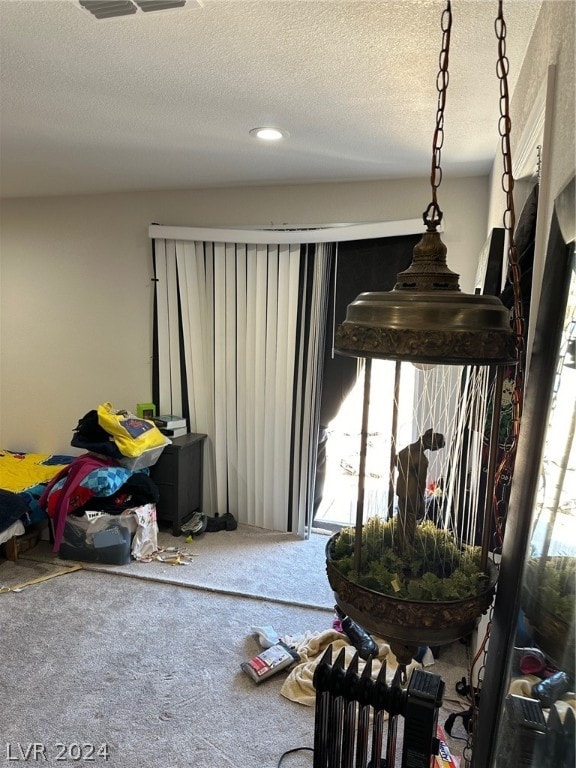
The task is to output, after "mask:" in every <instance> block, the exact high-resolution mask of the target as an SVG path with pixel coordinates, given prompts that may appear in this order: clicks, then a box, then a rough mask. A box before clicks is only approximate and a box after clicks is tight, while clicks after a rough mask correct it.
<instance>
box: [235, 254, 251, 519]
mask: <svg viewBox="0 0 576 768" xmlns="http://www.w3.org/2000/svg"><path fill="white" fill-rule="evenodd" d="M246 280H247V274H246V245H245V244H238V246H237V247H236V324H237V330H236V337H237V346H238V353H237V360H236V389H237V403H238V405H237V409H236V424H237V427H236V428H237V440H236V443H237V472H236V475H237V484H238V500H237V511H238V518H239V519H241V520H245V519H246V517H247V512H248V460H247V453H246V442H247V438H246V429H247V415H246V412H247V408H248V404H249V401H250V402H251V400H252V398H251V390H248V386H247V383H248V381H247V379H248V368H249V367H251V364H252V358H249V357H248V354H247V351H246V350H247V347H248V341H247V312H248V307H247V285H246ZM248 361H250V363H248ZM249 392H250V395H249Z"/></svg>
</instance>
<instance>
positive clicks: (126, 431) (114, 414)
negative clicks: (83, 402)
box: [97, 403, 167, 458]
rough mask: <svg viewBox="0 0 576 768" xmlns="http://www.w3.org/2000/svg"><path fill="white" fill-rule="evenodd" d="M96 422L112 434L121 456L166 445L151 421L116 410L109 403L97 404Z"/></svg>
mask: <svg viewBox="0 0 576 768" xmlns="http://www.w3.org/2000/svg"><path fill="white" fill-rule="evenodd" d="M97 411H98V424H100V426H101V427H102V429H105V430H106V432H108V434H109V435H111V436H112V438H113V439H114V442H115V443H116V445H117V447H118V450H119V451H120V453H121V454H122V455H123V456H128V457H130V458H135V457H136V456H141V455H142V454H143V453H144V451H147V450H149V449H150V448H159V447H160V446H162V445H166V442H167V440H166V437H165V436H164V435H163V434H162V432H160V430H159V429H158V427H157V426H156V425H155V424H154V422H152V421H148V420H147V419H139V418H138V417H137V416H134V414H132V413H129V412H128V411H116V410H114V408H112V404H111V403H102V404H101V405H99V406H98V409H97Z"/></svg>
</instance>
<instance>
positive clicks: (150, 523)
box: [131, 504, 158, 560]
mask: <svg viewBox="0 0 576 768" xmlns="http://www.w3.org/2000/svg"><path fill="white" fill-rule="evenodd" d="M131 512H132V513H133V514H134V515H135V517H136V520H137V527H136V533H135V534H134V538H133V539H132V557H133V558H134V559H135V560H146V559H148V558H149V557H151V556H152V555H153V554H154V552H157V551H158V523H157V522H156V505H155V504H144V505H143V506H141V507H135V508H134V509H132V510H131Z"/></svg>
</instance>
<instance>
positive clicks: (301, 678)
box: [280, 629, 419, 707]
mask: <svg viewBox="0 0 576 768" xmlns="http://www.w3.org/2000/svg"><path fill="white" fill-rule="evenodd" d="M374 640H375V641H376V643H377V644H378V649H379V652H378V656H377V657H376V658H373V659H372V677H373V678H376V677H377V675H378V673H379V672H380V668H381V666H382V662H383V661H384V660H386V679H387V681H388V682H391V680H392V678H393V677H394V673H395V672H396V670H397V668H398V662H397V660H396V657H395V656H394V654H393V653H392V651H391V650H390V646H389V645H388V643H386V642H384V641H383V640H381V639H380V638H378V637H374ZM284 642H287V641H286V639H284ZM330 644H332V661H334V660H335V659H336V657H337V656H338V654H339V653H340V651H341V649H342V648H345V652H344V653H345V667H346V668H347V667H348V665H349V664H350V662H351V661H352V659H353V658H354V654H355V653H356V649H355V648H354V646H353V645H351V644H350V643H349V642H348V638H347V637H346V636H345V635H343V634H341V633H340V632H337V631H336V630H335V629H327V630H325V631H324V632H315V633H311V632H306V633H305V634H304V635H303V636H302V637H301V641H300V643H299V644H298V645H296V646H295V650H296V652H297V653H298V655H299V656H300V659H301V661H300V662H299V663H298V664H296V665H295V666H294V667H292V668H291V670H290V672H289V674H288V677H287V678H286V680H285V681H284V684H283V685H282V688H281V689H280V693H281V694H282V696H284V697H285V698H287V699H290V700H291V701H295V702H297V703H298V704H304V705H305V706H307V707H312V706H314V704H315V703H316V689H315V688H314V683H313V679H314V672H315V670H316V667H317V665H318V663H319V661H320V659H321V658H322V656H323V654H324V651H325V650H326V649H327V648H328V646H329V645H330ZM365 664H366V662H365V661H363V660H362V659H359V664H358V674H362V670H363V669H364V666H365ZM415 666H419V664H418V663H417V662H412V663H411V664H410V665H409V666H408V667H407V669H406V674H407V676H408V677H409V676H410V673H411V671H412V669H413V668H414V667H415Z"/></svg>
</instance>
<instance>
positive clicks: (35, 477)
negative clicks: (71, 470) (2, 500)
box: [0, 450, 66, 493]
mask: <svg viewBox="0 0 576 768" xmlns="http://www.w3.org/2000/svg"><path fill="white" fill-rule="evenodd" d="M51 456H52V454H50V453H10V452H9V451H2V450H0V488H4V490H6V491H12V492H13V493H21V492H22V491H25V490H26V489H27V488H32V487H33V486H35V485H38V483H47V482H48V481H49V480H51V479H52V478H53V477H54V475H55V474H56V473H57V472H59V471H60V470H61V469H62V468H63V467H65V466H66V464H44V463H43V462H45V461H47V460H48V459H50V458H51Z"/></svg>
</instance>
